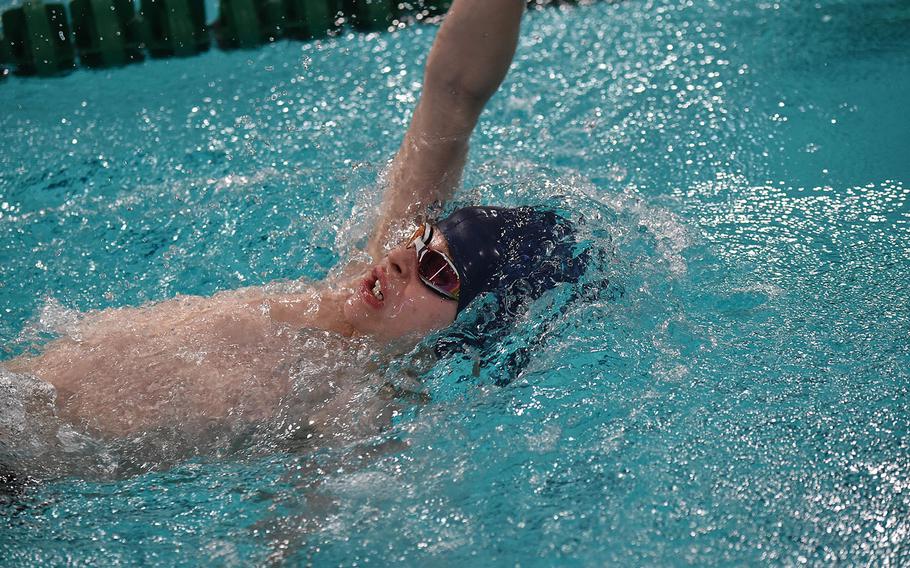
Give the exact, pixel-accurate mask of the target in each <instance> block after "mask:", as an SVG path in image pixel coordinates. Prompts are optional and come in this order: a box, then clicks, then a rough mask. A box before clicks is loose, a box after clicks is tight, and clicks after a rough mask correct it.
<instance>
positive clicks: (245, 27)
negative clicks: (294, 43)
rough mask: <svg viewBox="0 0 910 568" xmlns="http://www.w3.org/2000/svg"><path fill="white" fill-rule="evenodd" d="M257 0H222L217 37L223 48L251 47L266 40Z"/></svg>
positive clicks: (216, 29) (219, 44)
mask: <svg viewBox="0 0 910 568" xmlns="http://www.w3.org/2000/svg"><path fill="white" fill-rule="evenodd" d="M256 4H257V2H256V0H221V4H220V12H221V16H220V17H219V18H218V22H217V25H216V26H214V28H215V39H216V40H217V41H218V47H220V48H222V49H232V48H245V49H248V48H251V47H256V46H257V45H259V44H261V43H264V42H265V39H266V38H265V33H264V31H263V29H262V27H263V26H262V22H261V21H260V18H259V8H258V6H257V5H256Z"/></svg>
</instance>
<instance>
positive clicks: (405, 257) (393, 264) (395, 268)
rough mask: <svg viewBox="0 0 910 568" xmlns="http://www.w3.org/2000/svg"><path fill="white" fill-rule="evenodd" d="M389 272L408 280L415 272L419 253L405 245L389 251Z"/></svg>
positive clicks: (393, 275)
mask: <svg viewBox="0 0 910 568" xmlns="http://www.w3.org/2000/svg"><path fill="white" fill-rule="evenodd" d="M387 258H388V259H389V270H388V272H389V274H390V275H391V276H392V277H395V278H399V279H401V280H404V281H407V280H408V279H409V278H410V277H411V275H412V274H414V272H415V269H416V264H417V255H415V254H414V250H413V249H409V248H405V247H404V245H402V246H399V247H396V248H394V249H392V250H390V251H389V254H388V255H387Z"/></svg>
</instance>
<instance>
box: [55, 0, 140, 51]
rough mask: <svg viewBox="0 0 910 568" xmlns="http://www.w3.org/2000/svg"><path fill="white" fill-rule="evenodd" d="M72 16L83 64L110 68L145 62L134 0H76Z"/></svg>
mask: <svg viewBox="0 0 910 568" xmlns="http://www.w3.org/2000/svg"><path fill="white" fill-rule="evenodd" d="M70 15H71V16H72V18H73V37H74V40H75V43H76V49H77V50H78V52H79V59H80V61H81V62H82V64H83V65H85V66H87V67H108V66H111V65H126V64H127V63H130V62H132V61H141V60H142V59H143V55H142V51H141V49H140V46H141V43H142V42H141V38H140V32H141V30H140V28H139V20H138V19H137V18H136V12H135V10H134V9H133V3H132V2H131V0H73V1H72V2H70Z"/></svg>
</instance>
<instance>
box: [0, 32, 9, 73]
mask: <svg viewBox="0 0 910 568" xmlns="http://www.w3.org/2000/svg"><path fill="white" fill-rule="evenodd" d="M9 62H10V58H9V48H8V47H6V38H4V37H3V36H0V79H6V77H7V75H9V69H8V68H7V67H6V65H4V63H9Z"/></svg>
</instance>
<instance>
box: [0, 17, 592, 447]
mask: <svg viewBox="0 0 910 568" xmlns="http://www.w3.org/2000/svg"><path fill="white" fill-rule="evenodd" d="M524 9H525V1H524V0H456V1H455V2H454V4H453V6H452V8H451V9H450V11H449V13H448V14H447V16H446V18H445V21H444V23H443V24H442V26H441V28H440V30H439V32H438V35H437V37H436V40H435V42H434V44H433V47H432V49H431V51H430V54H429V58H428V62H427V65H426V71H425V77H424V84H423V91H422V94H421V98H420V101H419V103H418V105H417V108H416V110H415V112H414V116H413V119H412V121H411V124H410V126H409V129H408V131H407V133H406V135H405V138H404V141H403V143H402V145H401V148H400V150H399V151H398V153H397V155H396V157H395V159H394V161H393V163H392V166H391V169H390V172H389V185H388V188H387V190H386V191H385V194H384V196H383V202H382V206H381V209H380V220H379V223H378V225H377V227H376V230H375V233H374V234H373V236H372V238H371V240H370V244H369V252H370V254H371V256H372V258H373V260H374V264H373V265H372V266H368V267H365V266H352V267H350V268H349V270H347V271H346V272H345V273H344V274H345V275H347V276H342V277H340V278H338V279H335V280H332V281H329V282H323V283H320V284H318V285H314V286H310V287H309V288H307V289H304V290H300V289H294V288H293V287H292V288H290V289H285V290H279V289H278V288H276V287H274V286H264V287H258V288H247V289H242V290H234V291H227V292H221V293H218V294H216V295H214V296H212V297H187V296H183V297H178V298H175V299H172V300H168V301H163V302H160V303H157V304H154V305H150V306H143V307H139V308H121V309H109V310H103V311H100V312H96V313H90V314H88V315H86V316H85V317H84V318H83V319H82V320H81V321H80V322H79V323H78V325H77V326H76V329H75V330H74V331H73V332H71V333H69V334H68V335H67V336H65V337H63V338H61V339H58V340H56V341H53V342H51V343H50V344H48V345H47V346H45V348H44V349H43V352H41V353H40V354H39V355H37V356H33V357H20V358H17V359H14V360H11V361H7V362H4V363H2V364H0V365H2V366H5V367H6V368H7V369H8V370H9V371H12V372H14V373H22V374H28V375H33V376H35V377H37V378H39V379H41V380H43V381H46V382H48V383H50V384H52V385H53V386H54V387H55V389H56V391H57V392H56V396H57V398H56V403H55V404H56V410H57V413H58V416H59V417H60V418H61V419H63V420H65V421H67V422H68V423H70V424H74V425H78V426H79V427H80V429H81V430H83V431H85V432H87V433H89V434H91V435H93V436H96V437H101V438H111V437H122V436H129V435H133V434H136V433H140V432H144V431H148V430H152V429H155V428H158V427H161V426H163V425H167V424H173V423H179V424H181V427H183V428H185V429H187V430H190V429H197V430H198V429H203V428H205V426H206V425H207V424H210V423H212V422H213V421H216V422H217V421H219V420H225V419H228V418H230V417H233V418H235V419H239V420H243V421H246V422H253V421H257V420H266V419H269V418H270V417H272V416H273V414H274V413H275V412H276V408H278V407H279V406H280V404H281V402H282V401H286V400H287V397H288V395H289V393H291V392H293V391H294V389H295V384H294V381H295V379H294V373H295V372H297V371H299V368H300V367H301V366H306V364H307V363H308V362H314V361H317V360H321V359H325V358H330V357H336V356H339V353H342V352H344V353H347V352H345V351H343V350H344V349H347V348H346V347H344V346H343V344H344V343H345V342H348V343H350V342H352V341H371V342H374V344H376V345H384V346H388V345H392V346H393V349H394V350H398V351H399V352H400V350H401V348H403V347H404V348H407V347H408V346H413V345H414V344H416V342H418V341H419V340H420V339H422V338H423V337H425V336H426V335H427V334H428V333H430V332H433V331H435V330H439V329H443V328H446V327H447V326H449V325H451V324H452V323H453V322H454V321H455V319H456V316H457V315H458V313H460V312H461V311H462V310H464V309H465V308H466V307H467V306H468V305H469V304H470V303H471V301H472V300H473V299H475V298H477V297H478V296H480V295H483V294H485V293H487V292H499V293H505V292H506V291H510V290H512V291H515V290H518V291H520V292H521V293H522V294H524V295H525V296H526V297H531V298H533V297H536V296H538V295H540V294H541V293H542V292H543V291H545V290H547V289H549V288H551V287H553V286H554V285H555V284H556V283H558V282H562V281H571V280H574V279H576V278H577V277H578V276H579V275H580V273H581V271H582V269H583V267H584V262H583V260H582V259H581V258H575V257H573V254H572V250H573V244H574V241H573V233H572V227H571V224H570V223H569V222H568V221H566V220H564V219H561V218H560V217H558V216H556V215H555V214H553V213H552V212H549V211H543V210H537V209H534V208H530V207H523V208H514V209H506V208H497V207H468V208H463V209H459V210H456V211H455V212H454V213H452V214H451V215H449V216H448V217H446V218H445V219H442V220H441V221H439V222H436V223H432V222H429V223H426V222H425V223H421V224H419V225H418V226H417V228H416V230H415V228H414V225H413V220H414V219H415V218H418V217H422V216H423V214H424V213H425V211H426V209H427V207H428V206H430V205H432V204H434V203H442V202H445V201H446V200H447V199H449V198H450V197H451V195H452V194H453V193H454V191H455V189H456V188H457V185H458V183H459V181H460V177H461V172H462V168H463V166H464V163H465V159H466V155H467V150H468V140H469V138H470V135H471V132H472V131H473V129H474V126H475V124H476V122H477V119H478V117H479V115H480V113H481V111H482V110H483V107H484V105H485V104H486V102H487V100H488V99H489V98H490V97H491V96H492V95H493V93H495V91H496V90H497V89H498V87H499V85H500V83H501V82H502V80H503V78H504V77H505V74H506V71H507V70H508V67H509V64H510V62H511V59H512V56H513V54H514V51H515V47H516V42H517V37H518V32H519V24H520V20H521V16H522V14H523V12H524ZM408 232H413V234H412V236H411V237H410V238H407V239H402V238H401V237H403V236H406V235H407V233H408ZM395 242H397V243H398V244H397V246H392V248H389V246H390V243H395ZM355 271H356V272H357V275H356V277H352V276H350V275H351V274H352V273H353V272H355ZM300 330H310V331H314V330H315V331H319V332H323V333H328V334H329V335H330V336H331V337H332V339H330V340H329V341H330V342H332V341H334V342H335V343H334V344H335V345H338V346H339V347H338V351H337V352H335V353H329V352H327V351H330V350H331V349H329V348H327V347H326V345H327V343H326V342H325V341H322V342H317V343H313V345H316V346H317V347H316V348H314V349H310V350H307V347H306V345H307V344H309V343H308V341H304V340H302V339H301V337H302V336H304V335H302V333H301V331H300ZM306 337H309V336H306ZM347 356H348V355H345V357H347ZM317 379H318V381H317V382H322V383H325V384H326V385H331V388H332V389H335V390H331V392H329V391H330V389H329V387H328V386H324V385H321V384H319V385H316V386H312V383H311V386H310V387H308V388H309V389H310V390H309V391H308V392H307V393H305V394H304V395H300V397H299V399H298V400H299V404H301V405H304V406H306V405H311V406H312V409H313V411H312V412H311V414H310V415H309V426H310V427H312V428H313V429H315V430H317V431H318V430H319V429H320V428H323V429H325V430H328V429H331V428H335V429H338V428H343V427H349V426H350V424H341V423H340V422H339V419H338V414H339V413H340V412H341V410H340V409H341V408H342V407H343V406H344V405H345V404H348V403H350V401H351V400H353V399H354V398H356V397H357V396H358V394H357V392H356V390H357V389H356V388H354V387H351V388H347V387H343V386H342V387H338V386H337V384H336V383H343V382H344V380H343V378H341V377H338V376H321V377H318V378H317ZM339 389H340V390H339ZM339 392H340V393H341V394H339ZM330 399H331V400H332V401H333V402H328V403H327V402H326V401H328V400H330ZM383 420H387V417H385V418H383V419H380V422H381V421H383ZM374 425H375V424H374Z"/></svg>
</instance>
